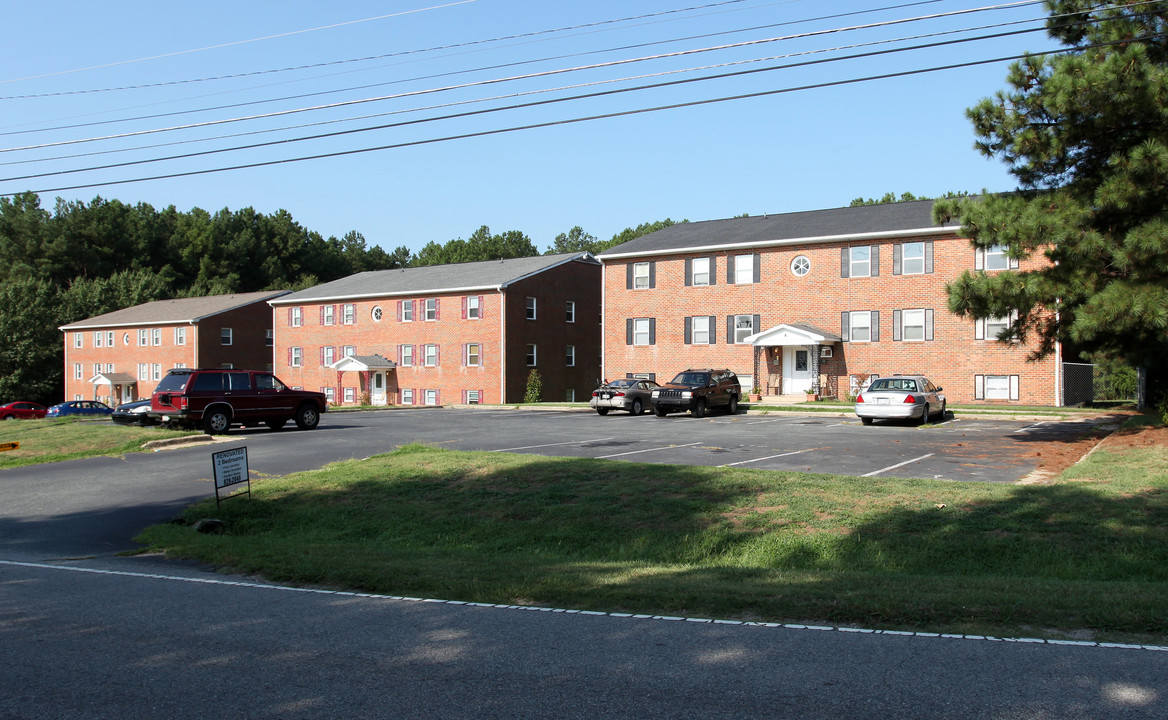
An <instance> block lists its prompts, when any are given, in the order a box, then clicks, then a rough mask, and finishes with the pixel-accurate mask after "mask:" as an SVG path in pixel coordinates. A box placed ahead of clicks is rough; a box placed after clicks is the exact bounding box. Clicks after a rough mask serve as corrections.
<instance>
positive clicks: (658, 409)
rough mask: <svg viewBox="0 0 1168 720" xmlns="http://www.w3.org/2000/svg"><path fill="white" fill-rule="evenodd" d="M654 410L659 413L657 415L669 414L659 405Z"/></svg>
mask: <svg viewBox="0 0 1168 720" xmlns="http://www.w3.org/2000/svg"><path fill="white" fill-rule="evenodd" d="M653 412H655V413H656V414H657V417H665V416H666V415H668V414H669V413H667V412H665V411H664V410H663V409H661V408H659V407H655V408H653Z"/></svg>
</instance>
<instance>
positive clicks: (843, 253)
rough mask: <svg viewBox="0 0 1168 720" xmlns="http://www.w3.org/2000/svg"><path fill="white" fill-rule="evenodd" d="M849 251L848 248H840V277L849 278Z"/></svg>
mask: <svg viewBox="0 0 1168 720" xmlns="http://www.w3.org/2000/svg"><path fill="white" fill-rule="evenodd" d="M849 259H850V258H849V257H848V249H847V248H846V247H842V248H840V277H842V278H846V277H848V260H849Z"/></svg>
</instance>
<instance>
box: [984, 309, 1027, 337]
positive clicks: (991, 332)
mask: <svg viewBox="0 0 1168 720" xmlns="http://www.w3.org/2000/svg"><path fill="white" fill-rule="evenodd" d="M1017 320H1018V313H1017V311H1014V312H1011V313H1010V314H1009V315H1007V316H1005V317H988V318H980V319H978V320H975V321H974V323H975V324H974V328H975V330H974V338H975V339H977V340H997V339H998V335H1000V334H1001V333H1003V332H1005V331H1007V330H1009V329H1010V328H1011V327H1013V325H1014V323H1015V322H1016V321H1017Z"/></svg>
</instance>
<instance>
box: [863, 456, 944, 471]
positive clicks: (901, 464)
mask: <svg viewBox="0 0 1168 720" xmlns="http://www.w3.org/2000/svg"><path fill="white" fill-rule="evenodd" d="M934 455H936V453H929V454H928V455H921V456H920V457H919V458H913V459H912V460H905V461H904V462H902V463H897V464H895V465H889V466H888V467H886V468H880V469H879V470H873V471H872V472H870V473H864V474H863V475H861V476H860V477H872V476H873V475H879V474H880V473H882V472H888V471H889V470H895V469H897V468H898V467H904V466H905V465H911V464H912V463H915V462H920V461H921V460H924V459H925V458H931V457H933V456H934Z"/></svg>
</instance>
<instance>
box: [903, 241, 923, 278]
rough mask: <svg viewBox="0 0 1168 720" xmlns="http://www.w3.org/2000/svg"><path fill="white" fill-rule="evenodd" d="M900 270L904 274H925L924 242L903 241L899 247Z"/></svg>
mask: <svg viewBox="0 0 1168 720" xmlns="http://www.w3.org/2000/svg"><path fill="white" fill-rule="evenodd" d="M900 253H901V257H900V272H901V273H902V274H904V275H924V274H925V244H924V243H923V242H911V243H904V244H903V245H901V248H900Z"/></svg>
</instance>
